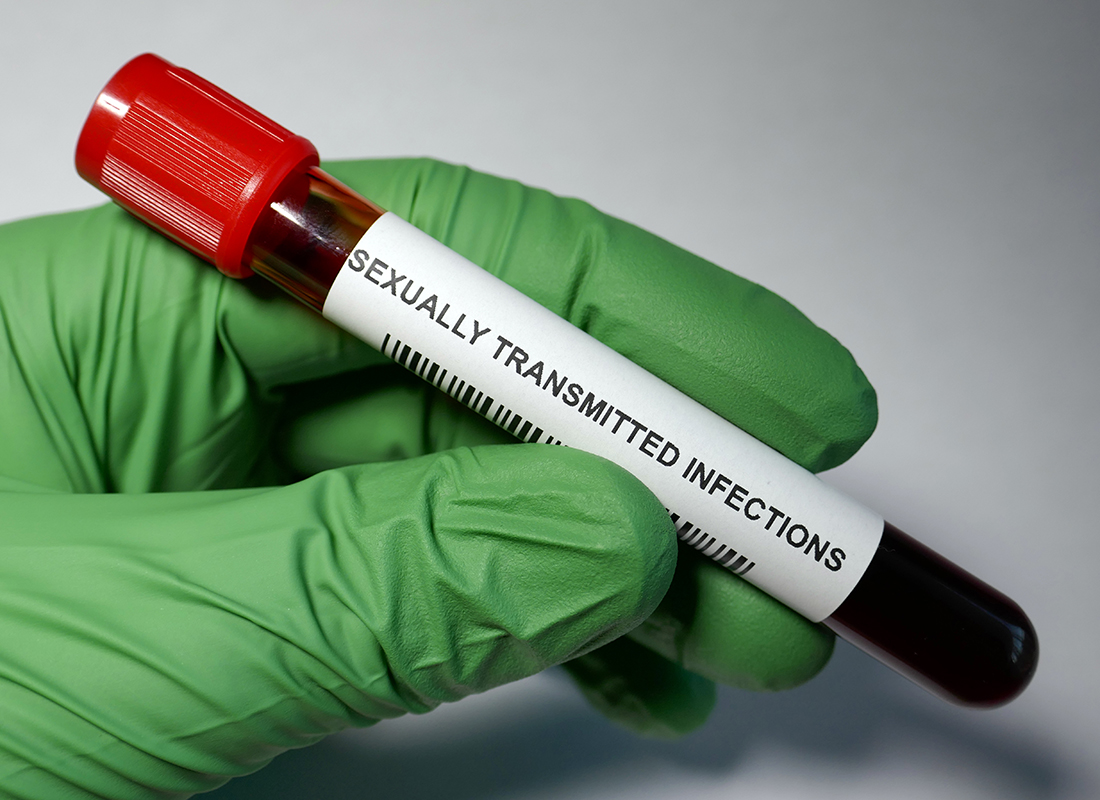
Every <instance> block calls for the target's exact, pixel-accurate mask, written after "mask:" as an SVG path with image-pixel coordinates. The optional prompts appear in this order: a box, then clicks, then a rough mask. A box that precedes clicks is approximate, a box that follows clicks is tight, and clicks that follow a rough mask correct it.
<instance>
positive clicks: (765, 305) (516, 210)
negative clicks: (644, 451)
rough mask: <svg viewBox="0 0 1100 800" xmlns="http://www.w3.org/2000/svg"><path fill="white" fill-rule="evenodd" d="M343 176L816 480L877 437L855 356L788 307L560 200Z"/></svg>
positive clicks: (417, 172) (447, 169) (433, 182)
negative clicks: (816, 475) (814, 475)
mask: <svg viewBox="0 0 1100 800" xmlns="http://www.w3.org/2000/svg"><path fill="white" fill-rule="evenodd" d="M327 166H328V169H329V170H330V171H331V172H332V173H333V175H334V176H336V177H337V178H339V179H340V180H343V181H346V182H347V183H348V184H349V185H350V186H352V187H353V188H356V189H357V190H358V191H360V192H362V193H363V194H365V195H367V196H368V197H370V198H371V199H372V200H374V201H376V202H378V203H380V204H381V205H382V206H384V207H386V208H388V209H390V210H393V211H394V212H396V213H397V214H398V215H399V216H402V217H404V218H406V219H408V220H409V221H410V222H412V223H413V224H414V225H416V226H417V227H419V228H421V229H422V230H424V231H425V232H427V233H428V234H429V235H431V236H433V237H435V238H436V239H439V240H440V241H442V242H443V243H444V244H446V245H447V246H449V247H451V248H452V249H454V250H456V251H457V252H459V253H460V254H462V255H464V256H465V257H466V258H468V259H470V260H471V261H473V262H474V263H475V264H478V265H479V266H481V267H483V268H484V269H486V270H488V271H489V272H492V273H494V274H496V275H497V276H498V277H500V278H502V279H503V280H504V281H506V282H507V283H509V284H511V285H512V286H514V287H516V288H517V289H519V290H520V291H521V292H523V293H524V294H526V295H528V296H529V297H531V298H533V299H534V300H536V301H538V302H539V303H540V304H542V305H544V306H546V307H547V308H549V309H550V310H552V311H554V312H555V313H557V314H559V315H561V316H563V317H565V318H566V319H568V320H569V321H570V322H572V323H573V324H574V325H577V326H578V327H580V328H582V329H583V330H585V331H587V332H588V333H589V334H591V335H592V336H594V337H595V338H596V339H599V340H600V341H602V342H604V343H605V344H607V345H609V346H611V347H612V348H613V349H615V350H617V351H619V352H620V353H622V354H623V355H625V356H626V357H627V358H629V359H631V360H632V361H634V362H635V363H637V364H639V365H641V366H642V367H644V368H646V369H647V370H649V371H650V372H652V373H654V374H655V375H657V376H658V377H660V378H662V379H664V380H665V381H666V382H668V383H670V384H672V385H673V386H676V387H677V388H679V389H680V390H681V391H683V392H685V393H686V394H688V395H690V396H691V397H693V398H694V399H696V400H698V401H699V402H701V403H702V404H703V405H705V406H707V407H709V408H710V409H712V410H713V411H715V412H717V413H718V414H720V415H722V416H724V417H725V418H727V419H729V420H731V421H732V422H734V423H735V424H736V425H738V426H739V427H741V428H743V429H744V430H746V431H747V432H749V433H750V434H752V435H753V436H755V437H756V438H758V439H760V440H761V441H764V442H765V443H767V444H769V445H771V446H772V447H774V448H776V449H777V450H779V451H780V452H783V453H784V454H785V455H787V456H788V457H789V458H791V459H792V460H794V461H796V462H798V463H800V464H802V465H803V466H805V467H807V468H809V469H812V470H814V471H818V470H822V469H827V468H829V467H832V466H836V465H837V464H839V463H842V462H843V461H844V460H846V459H847V458H848V457H849V456H850V455H851V454H852V453H854V452H855V451H856V450H857V449H858V448H859V446H860V445H862V443H863V442H864V441H865V440H866V438H867V437H868V436H870V434H871V432H872V431H873V429H874V426H875V421H876V418H877V412H876V406H875V395H874V391H873V390H872V389H871V387H870V385H869V383H868V382H867V380H866V379H865V378H864V376H863V374H862V372H860V370H859V368H858V367H857V366H856V364H855V362H854V360H853V359H852V357H851V355H850V354H849V353H848V351H847V350H846V349H845V348H844V347H842V346H841V345H840V344H839V343H838V342H837V341H836V340H835V339H833V338H832V337H831V336H829V335H828V334H827V333H825V332H824V331H822V330H821V329H820V328H818V327H817V326H815V325H814V324H813V323H812V322H810V321H809V320H808V319H807V318H806V317H805V316H804V315H803V314H801V313H800V312H799V311H798V310H797V309H795V308H794V307H793V306H791V305H790V304H789V303H787V302H786V301H785V300H783V299H782V298H780V297H778V296H777V295H775V294H773V293H772V292H769V291H768V290H766V289H764V288H762V287H760V286H758V285H756V284H754V283H752V282H750V281H747V280H744V279H743V278H739V277H737V276H736V275H733V274H731V273H729V272H727V271H726V270H724V269H721V268H720V267H717V266H715V265H714V264H711V263H709V262H707V261H705V260H704V259H701V258H699V257H697V256H694V255H692V254H690V253H688V252H686V251H684V250H682V249H681V248H679V247H676V246H675V245H672V244H670V243H669V242H667V241H665V240H663V239H661V238H659V237H657V236H655V235H653V234H650V233H647V232H645V231H642V230H640V229H638V228H637V227H635V226H633V225H630V224H628V223H625V222H622V221H621V220H617V219H614V218H612V217H609V216H607V215H605V214H602V213H600V212H599V211H597V210H596V209H594V208H592V207H591V206H590V205H588V204H586V203H583V202H581V201H578V200H571V199H566V198H561V197H557V196H555V195H552V194H550V193H549V192H545V191H541V190H538V189H533V188H531V187H527V186H524V185H522V184H519V183H516V182H514V181H508V180H503V179H501V178H496V177H493V176H490V175H485V174H482V173H478V172H475V171H473V170H470V169H467V168H465V167H456V166H453V165H449V164H444V163H441V162H437V161H430V160H395V161H366V162H346V163H337V164H330V165H327Z"/></svg>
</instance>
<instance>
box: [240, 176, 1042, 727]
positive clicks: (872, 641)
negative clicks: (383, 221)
mask: <svg viewBox="0 0 1100 800" xmlns="http://www.w3.org/2000/svg"><path fill="white" fill-rule="evenodd" d="M383 213H384V211H383V209H381V208H379V207H378V206H377V205H375V204H374V203H372V202H370V201H369V200H366V199H364V198H363V197H361V196H360V195H358V194H357V193H355V192H354V191H352V190H351V189H349V188H347V187H346V186H344V185H343V184H341V183H340V182H339V181H337V180H335V179H334V178H332V177H331V176H329V175H328V174H326V173H325V172H324V171H322V170H320V169H319V168H316V167H313V168H310V169H308V170H306V171H304V172H299V173H295V174H292V175H291V176H290V177H289V178H288V179H287V180H286V181H284V183H283V185H282V186H281V188H280V189H279V190H278V191H277V192H276V193H275V196H274V197H273V199H272V200H271V202H270V204H269V205H268V206H267V208H266V209H265V210H264V211H263V212H262V214H261V215H260V218H259V220H258V221H257V224H256V226H255V228H254V229H253V232H252V235H251V237H250V239H249V243H248V249H247V251H246V252H247V258H248V262H249V265H250V266H251V268H252V269H253V270H254V271H255V272H257V273H259V274H261V275H263V276H265V277H266V278H268V279H269V280H272V281H274V282H275V283H276V284H278V285H279V286H281V287H282V288H283V289H285V290H286V291H287V292H289V293H290V294H291V295H293V296H294V297H297V298H298V299H299V300H301V301H302V302H304V303H306V304H307V305H309V306H310V307H312V308H313V309H315V310H317V311H318V312H320V311H321V310H322V308H323V306H324V303H325V299H326V297H327V296H328V293H329V290H330V288H331V287H332V284H333V281H334V280H335V278H336V275H337V273H338V272H339V271H340V269H341V267H342V266H343V265H344V263H345V261H346V260H347V258H348V256H349V254H350V253H351V252H352V251H353V249H354V248H355V246H356V244H357V243H358V242H359V240H360V238H361V237H362V236H363V234H364V233H365V232H366V231H367V229H369V228H370V227H371V225H373V224H374V223H375V222H376V221H377V220H378V219H379V218H380V217H381V216H382V214H383ZM824 624H825V625H826V626H827V627H829V628H830V629H831V630H833V631H835V632H836V633H837V634H838V635H839V636H841V637H842V638H844V639H846V640H848V641H850V642H852V643H853V644H855V645H856V646H857V647H860V648H861V649H862V650H864V651H865V652H867V653H869V654H871V655H872V656H874V657H875V658H877V659H878V660H880V661H882V662H883V663H885V664H887V665H888V666H890V667H891V668H893V669H894V670H896V671H898V672H899V673H901V674H903V675H905V676H906V677H908V678H910V679H911V680H913V681H914V682H916V683H918V684H920V685H921V686H924V687H925V688H926V689H928V690H929V691H931V692H933V693H934V694H937V695H939V696H940V697H943V698H945V699H948V700H950V701H952V702H955V703H959V704H963V705H970V706H979V707H991V706H997V705H1001V704H1003V703H1006V702H1008V701H1009V700H1011V699H1012V698H1014V697H1015V696H1016V695H1018V694H1019V693H1020V692H1021V691H1023V689H1024V687H1025V686H1027V684H1028V682H1029V681H1030V679H1031V676H1032V674H1033V673H1034V671H1035V667H1036V663H1037V660H1038V641H1037V639H1036V636H1035V631H1034V629H1033V628H1032V626H1031V623H1030V621H1029V620H1028V618H1027V616H1026V615H1025V614H1024V612H1023V611H1022V610H1021V609H1020V608H1019V606H1017V605H1016V604H1015V603H1013V602H1012V601H1011V600H1009V599H1008V598H1007V597H1005V596H1004V595H1003V594H1001V593H1000V592H998V591H996V590H995V589H993V588H991V587H989V586H988V585H986V584H984V583H982V582H981V581H980V580H978V579H977V578H975V577H974V576H972V575H970V574H969V573H967V572H965V571H964V570H962V569H960V568H959V567H957V566H956V565H954V564H952V563H951V562H949V561H947V560H946V559H944V558H943V557H941V556H939V555H938V554H936V553H934V552H933V551H932V550H930V549H928V548H927V547H924V546H923V545H921V544H919V543H918V542H916V541H914V540H913V539H912V538H910V537H909V536H907V535H906V534H904V533H902V532H901V531H899V530H898V529H897V528H895V527H894V526H893V525H890V524H889V523H886V526H885V529H884V531H883V535H882V539H881V541H880V543H879V545H878V549H877V551H876V553H875V555H874V557H873V559H872V561H871V563H870V566H869V567H868V568H867V570H866V572H865V573H864V574H863V576H862V578H861V579H860V580H859V583H858V584H857V585H856V587H855V589H854V590H853V591H852V592H851V593H850V594H849V595H848V597H847V599H846V600H844V602H843V603H842V604H841V605H840V607H839V608H837V610H836V611H835V612H834V613H833V615H832V616H831V617H829V618H828V619H827V620H825V622H824Z"/></svg>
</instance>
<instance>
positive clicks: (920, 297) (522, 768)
mask: <svg viewBox="0 0 1100 800" xmlns="http://www.w3.org/2000/svg"><path fill="white" fill-rule="evenodd" d="M178 5H179V6H180V8H179V9H178V10H173V9H172V8H170V4H168V3H164V4H160V3H158V4H154V3H140V2H129V3H127V2H87V3H77V2H57V3H50V2H39V3H25V2H19V3H15V2H9V1H8V0H0V41H2V46H0V75H2V76H3V81H2V82H0V109H2V111H0V115H2V117H0V120H2V124H0V152H3V153H4V156H5V160H6V164H5V167H4V172H5V175H4V178H3V187H4V191H3V192H0V220H8V219H14V218H17V217H22V216H29V215H32V214H39V213H45V212H50V211H57V210H62V209H69V208H74V207H80V206H86V205H91V204H93V203H97V202H99V200H100V198H99V196H98V195H97V194H96V193H95V192H94V191H93V190H92V189H90V188H88V187H86V186H84V185H82V184H81V182H80V181H79V179H78V178H77V176H76V175H75V173H74V171H73V168H72V166H71V161H72V148H73V144H74V142H75V139H76V135H77V131H78V130H79V127H80V124H81V122H82V120H83V117H84V115H85V114H86V113H87V110H88V108H89V106H90V103H91V101H92V99H93V98H94V96H95V94H96V92H97V91H98V90H99V89H100V87H101V86H102V84H103V83H104V82H105V81H106V80H107V78H108V77H109V76H110V75H111V74H113V72H114V71H115V70H116V69H117V68H118V67H119V66H121V64H122V63H124V61H126V60H127V59H128V58H130V57H131V56H133V55H135V54H137V53H139V52H142V51H146V50H151V51H155V52H158V53H160V54H161V55H163V56H165V57H167V58H169V59H170V60H173V61H175V62H177V63H179V64H181V65H183V66H187V67H189V68H190V69H193V70H195V71H196V72H198V73H200V74H202V75H204V76H206V77H207V78H210V79H211V80H213V81H214V82H216V83H219V84H221V85H222V86H224V87H225V88H227V89H229V90H231V91H233V92H235V93H237V94H238V95H239V96H241V97H242V98H244V99H245V100H246V101H248V102H250V103H251V104H253V105H255V106H257V107H258V108H260V109H261V110H263V111H265V112H266V113H268V114H269V115H271V116H273V117H274V118H276V119H278V120H279V121H281V122H283V123H284V124H286V125H287V126H289V127H291V128H292V129H294V130H296V131H298V132H300V133H303V134H305V135H307V136H309V137H310V138H311V139H312V140H313V141H314V142H315V143H316V144H317V146H318V147H319V149H320V150H321V152H322V154H323V155H325V156H326V157H330V158H333V157H357V156H370V155H378V156H388V155H434V156H437V157H440V158H444V159H448V160H451V161H456V162H461V163H466V164H469V165H471V166H473V167H476V168H478V169H482V170H486V171H489V172H494V173H498V174H502V175H507V176H512V177H516V178H520V179H522V180H524V181H526V182H528V183H532V184H536V185H539V186H544V187H547V188H549V189H552V190H553V191H556V192H559V193H562V194H568V195H575V196H579V197H583V198H585V199H587V200H589V201H591V202H593V203H594V204H595V205H597V206H598V207H600V208H602V209H604V210H605V211H608V212H610V213H612V214H615V215H617V216H621V217H624V218H626V219H628V220H631V221H633V222H635V223H638V224H640V225H642V226H645V227H648V228H650V229H652V230H654V231H656V232H657V233H660V234H662V235H663V236H665V237H667V238H669V239H671V240H672V241H674V242H676V243H678V244H680V245H683V246H685V247H687V248H689V249H691V250H694V251H696V252H698V253H700V254H702V255H704V256H706V257H708V258H710V259H712V260H714V261H717V262H718V263H720V264H723V265H725V266H727V267H729V268H730V269H733V270H735V271H738V272H740V273H742V274H744V275H746V276H748V277H750V278H752V279H754V280H756V281H759V282H761V283H763V284H765V285H766V286H768V287H770V288H772V289H774V290H776V291H778V292H780V293H781V294H783V295H785V296H787V297H788V298H789V299H791V300H792V301H794V302H795V303H796V304H797V305H799V306H800V307H801V308H802V309H803V310H804V311H806V312H807V313H808V314H809V315H810V317H811V318H813V319H814V320H815V321H816V322H818V324H820V325H822V326H823V327H825V328H827V329H828V330H830V331H832V332H833V333H834V334H835V335H836V336H837V337H838V338H840V339H841V340H842V341H843V342H845V343H846V344H847V345H848V347H850V348H851V349H852V351H853V352H854V353H855V355H856V357H857V359H858V360H859V362H860V363H861V364H862V366H863V367H864V369H865V370H866V372H867V373H868V375H869V376H870V378H871V380H872V381H873V382H874V384H875V386H876V387H877V389H878V392H879V400H880V408H881V422H880V425H879V429H878V431H877V433H876V434H875V436H874V438H873V439H872V440H871V442H870V443H869V444H868V445H867V447H866V448H865V449H864V450H863V451H861V452H860V453H859V454H858V455H857V456H856V457H855V458H854V459H853V460H852V462H851V463H850V464H849V465H846V466H844V467H842V468H840V469H838V470H835V471H834V472H833V473H832V476H831V478H830V480H832V481H833V482H835V483H836V484H838V485H839V486H840V487H842V488H843V489H845V490H847V491H849V492H850V493H852V494H854V495H855V496H857V497H859V498H861V499H863V500H864V501H865V502H867V503H868V504H869V505H872V506H874V507H875V508H877V509H878V510H880V511H881V512H882V513H883V514H884V515H885V516H886V517H887V518H888V519H890V520H892V521H894V522H895V523H896V524H898V525H899V526H900V527H902V528H903V529H905V530H908V531H910V532H912V533H914V534H916V535H917V536H918V537H920V538H922V539H923V540H924V541H925V542H927V543H928V544H930V545H932V546H933V547H935V548H937V549H938V550H940V551H941V552H943V553H945V554H946V555H948V556H950V557H952V558H953V559H955V560H957V561H958V562H959V563H960V564H962V565H964V566H966V567H968V568H970V569H971V570H972V571H974V572H976V573H977V574H979V575H980V576H982V577H983V578H984V579H986V580H988V581H989V582H990V583H992V584H994V585H996V586H998V587H1000V588H1002V589H1004V590H1005V591H1006V592H1008V593H1009V594H1010V595H1012V596H1013V597H1014V598H1015V599H1017V600H1018V601H1019V602H1020V603H1021V605H1023V607H1024V608H1025V609H1027V610H1028V612H1029V613H1030V614H1031V616H1032V619H1033V620H1034V622H1035V625H1036V628H1037V629H1038V631H1039V633H1040V640H1041V642H1042V647H1043V649H1042V659H1041V662H1040V669H1039V673H1038V676H1037V678H1036V679H1035V682H1034V683H1033V685H1032V686H1031V688H1030V689H1029V690H1028V691H1027V692H1026V693H1025V694H1024V695H1023V696H1022V697H1021V698H1020V699H1019V700H1018V701H1016V702H1015V703H1013V704H1011V705H1009V706H1008V707H1006V708H1004V709H1000V710H997V711H993V712H973V711H966V710H962V709H957V708H953V707H950V706H948V705H946V704H944V703H942V702H940V701H938V700H935V699H933V698H932V697H930V696H927V695H925V694H924V693H922V692H921V691H920V690H917V689H915V688H914V687H912V686H910V685H909V684H907V683H905V682H904V681H902V680H901V679H899V678H897V677H896V676H894V675H893V674H891V673H889V672H888V671H887V670H885V669H883V668H880V667H878V666H877V665H875V664H874V663H873V662H871V661H870V660H869V659H866V658H865V657H864V656H862V655H861V654H859V653H857V652H855V651H854V650H853V649H852V648H850V647H848V646H846V645H840V646H838V648H837V655H836V658H835V660H834V661H833V663H832V664H831V665H830V666H829V667H828V668H827V669H826V671H825V672H824V673H823V675H822V676H821V677H820V678H819V679H818V680H816V681H814V682H812V683H810V684H809V685H807V686H806V687H803V688H801V689H799V690H796V691H793V692H790V693H787V694H781V695H770V696H761V695H750V694H746V693H742V692H734V691H723V692H722V694H721V697H720V703H719V707H718V709H717V711H716V713H715V715H714V717H713V720H712V721H711V722H710V723H709V724H708V725H707V726H706V727H705V728H704V729H703V730H702V731H700V732H699V733H697V734H694V735H692V736H690V737H688V738H686V739H684V740H682V741H679V742H675V743H663V742H650V741H641V740H637V739H634V738H632V737H630V736H629V735H627V734H625V733H623V732H620V731H619V730H617V729H615V728H613V727H612V726H610V725H608V724H607V723H605V722H603V721H602V720H601V719H599V718H597V717H596V716H595V715H594V714H593V713H591V712H589V711H588V710H587V709H586V708H585V707H584V705H583V704H582V703H581V701H580V700H579V699H577V698H576V696H575V695H574V694H573V692H572V690H571V689H570V687H569V686H568V684H567V683H566V681H565V680H564V679H563V678H562V677H561V676H556V675H553V674H549V675H544V676H539V677H537V678H534V679H532V680H529V681H525V682H523V683H521V684H518V685H516V686H512V687H507V688H505V689H502V690H499V691H497V692H492V693H489V694H488V695H485V696H482V697H478V698H473V699H471V700H469V701H466V702H463V703H460V704H457V705H455V706H452V707H447V708H444V709H441V710H439V711H437V712H435V713H433V714H431V715H428V716H426V717H423V718H418V719H406V720H399V721H396V722H393V723H387V724H383V725H381V726H379V727H377V728H374V729H371V730H368V731H362V732H352V733H349V734H345V735H342V736H339V737H336V738H335V739H332V740H330V741H329V742H327V743H325V744H322V745H320V746H318V747H315V748H312V749H311V750H307V751H302V752H296V753H291V754H288V755H286V756H283V757H282V758H280V759H278V760H277V761H276V763H275V764H273V765H272V766H271V767H270V768H268V769H267V770H265V771H264V772H261V773H259V774H258V775H256V776H253V777H250V778H246V779H242V780H239V781H236V782H234V783H231V784H230V785H228V786H227V787H225V788H224V789H222V790H220V791H219V792H218V793H216V794H214V795H212V796H213V797H217V798H221V800H229V798H245V797H272V798H291V799H292V800H300V799H304V798H316V797H324V798H328V799H329V800H344V799H345V798H359V797H398V796H399V797H404V798H414V799H417V798H436V797H447V798H452V799H454V800H467V799H468V800H474V799H475V798H479V799H480V798H488V799H489V800H505V799H506V798H507V800H513V799H517V798H525V799H527V798H566V797H568V798H585V799H586V800H587V799H588V798H619V797H622V798H626V797H630V798H639V797H644V798H673V797H675V798H687V799H693V798H712V797H713V798H730V797H753V798H787V797H814V798H821V797H824V798H829V797H838V798H841V797H842V798H874V799H875V800H880V799H881V798H883V797H889V798H906V797H913V798H927V797H930V796H934V797H945V798H952V797H962V798H1015V797H1020V798H1086V797H1095V796H1096V795H1097V793H1098V792H1100V766H1098V763H1097V762H1098V760H1100V723H1098V718H1100V702H1098V694H1100V693H1098V691H1097V683H1096V678H1095V674H1096V665H1097V663H1098V661H1100V658H1098V657H1100V644H1098V634H1097V630H1096V625H1095V618H1096V610H1095V609H1096V606H1097V603H1098V600H1100V591H1098V590H1097V587H1096V577H1095V575H1096V572H1097V569H1096V564H1097V561H1098V560H1100V544H1098V541H1100V540H1098V537H1097V535H1096V534H1097V531H1096V528H1097V525H1096V507H1097V496H1098V492H1100V486H1098V479H1100V464H1098V458H1097V447H1098V445H1100V424H1098V422H1097V418H1096V411H1097V392H1098V388H1100V385H1098V379H1097V375H1096V368H1097V354H1098V352H1100V321H1098V318H1097V306H1098V305H1100V255H1098V254H1100V159H1098V156H1100V44H1098V42H1100V6H1098V5H1097V4H1096V3H1087V2H1038V1H1036V2H1031V3H1026V2H1007V1H1006V2H999V3H998V2H970V3H958V2H939V3H930V2H906V3H901V2H880V3H874V2H853V1H850V0H847V1H845V2H833V3H824V2H731V3H719V2H712V3H704V2H679V3H671V2H667V3H659V2H648V3H629V2H589V3H585V2H573V1H572V0H570V1H569V2H556V3H552V4H551V3H540V4H533V3H521V2H456V3H429V2H406V3H399V2H392V3H387V4H383V3H380V2H362V3H338V2H324V0H316V1H315V2H314V3H312V4H309V5H307V4H305V3H301V4H298V3H291V2H264V3H259V2H255V3H253V2H232V1H231V0H223V2H188V3H180V4H178ZM184 7H186V10H184ZM0 724H2V723H0Z"/></svg>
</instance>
